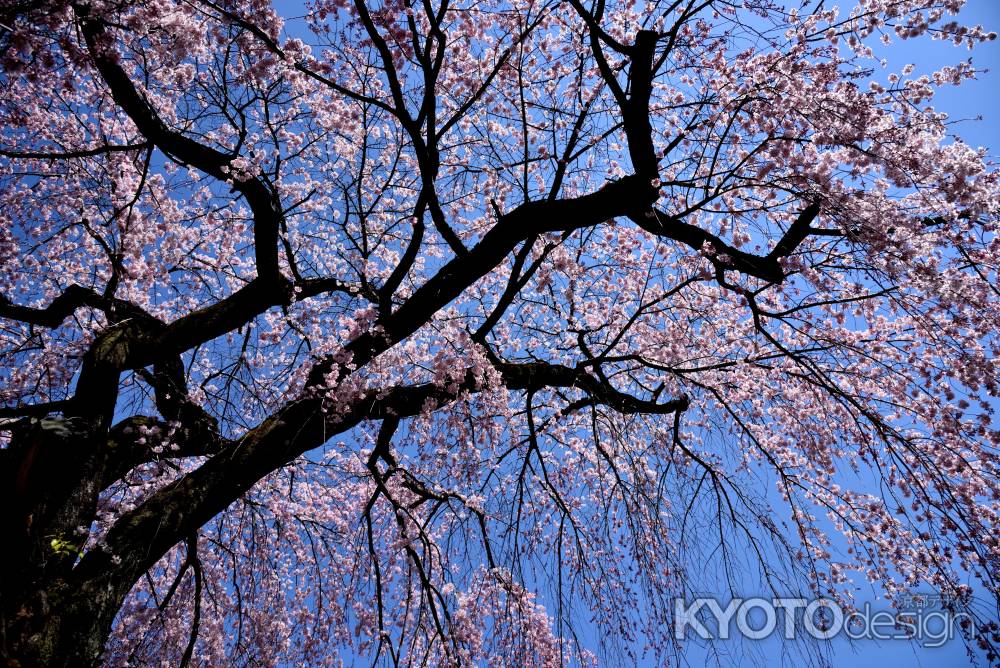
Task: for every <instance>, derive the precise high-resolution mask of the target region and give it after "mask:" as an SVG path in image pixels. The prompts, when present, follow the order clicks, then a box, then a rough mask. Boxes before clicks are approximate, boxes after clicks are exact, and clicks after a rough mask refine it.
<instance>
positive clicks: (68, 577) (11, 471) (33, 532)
mask: <svg viewBox="0 0 1000 668" xmlns="http://www.w3.org/2000/svg"><path fill="white" fill-rule="evenodd" d="M101 431H102V427H101V426H100V425H99V424H94V423H93V422H90V421H87V420H83V419H72V418H70V419H42V420H30V421H26V423H25V424H24V425H23V426H22V427H21V428H20V429H18V430H17V431H15V433H14V434H13V438H12V441H11V445H10V447H9V448H8V449H7V450H6V451H5V452H4V457H3V459H2V464H0V466H2V471H0V486H2V489H0V498H2V503H3V508H4V512H3V515H2V519H0V531H2V535H3V536H4V542H5V543H6V544H5V546H4V547H3V549H2V550H0V554H2V568H0V614H2V616H3V617H2V632H3V637H2V651H3V658H4V660H5V662H6V664H7V665H8V666H21V667H23V668H28V667H33V666H46V667H49V666H52V667H55V666H59V667H61V666H89V665H94V664H96V663H97V661H98V660H99V657H100V653H101V649H102V647H103V644H104V640H105V638H106V637H107V635H108V633H109V631H110V629H111V624H112V622H113V620H114V615H115V612H116V611H117V609H118V607H119V605H120V604H121V600H122V597H123V593H122V592H121V586H113V585H111V584H110V583H106V584H105V586H103V587H101V586H98V585H95V583H94V582H87V583H78V582H74V580H73V573H72V568H73V565H74V563H75V562H76V561H77V560H78V558H79V556H80V553H81V550H82V547H83V544H84V542H85V541H86V539H87V533H88V529H89V527H90V524H91V522H92V521H93V519H94V515H95V508H96V502H97V496H98V494H99V493H100V490H101V480H102V473H103V465H102V460H103V459H104V455H103V452H102V451H103V448H102V447H101V446H99V445H98V443H97V440H96V438H95V434H98V433H100V432H101ZM106 441H107V439H106V438H105V439H103V442H106ZM126 591H127V590H126Z"/></svg>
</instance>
